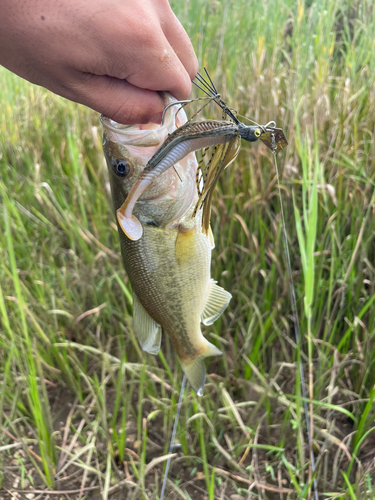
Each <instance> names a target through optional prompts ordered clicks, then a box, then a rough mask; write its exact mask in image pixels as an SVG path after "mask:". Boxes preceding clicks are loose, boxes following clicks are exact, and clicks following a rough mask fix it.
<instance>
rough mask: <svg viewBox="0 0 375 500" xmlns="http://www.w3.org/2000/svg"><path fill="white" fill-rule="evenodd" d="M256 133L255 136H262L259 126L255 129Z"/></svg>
mask: <svg viewBox="0 0 375 500" xmlns="http://www.w3.org/2000/svg"><path fill="white" fill-rule="evenodd" d="M254 135H255V137H260V135H261V131H260V129H259V128H257V129H255V130H254Z"/></svg>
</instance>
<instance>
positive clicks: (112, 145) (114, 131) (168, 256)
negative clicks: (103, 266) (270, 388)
mask: <svg viewBox="0 0 375 500" xmlns="http://www.w3.org/2000/svg"><path fill="white" fill-rule="evenodd" d="M169 102H171V98H167V97H166V104H168V103H169ZM185 122H186V115H185V113H184V111H183V110H180V111H179V112H178V114H177V115H176V109H175V108H171V109H169V110H168V112H167V114H166V116H165V119H164V123H163V125H159V124H148V125H146V126H145V125H138V126H124V125H120V124H117V123H115V122H113V121H112V120H109V119H108V118H105V117H102V123H103V125H104V136H103V150H104V154H105V157H106V161H107V165H108V170H109V178H110V184H111V192H112V199H113V204H114V209H115V211H117V210H118V209H119V208H120V207H121V206H122V205H123V203H124V201H125V199H126V198H127V196H128V194H129V192H130V191H131V189H132V187H133V185H134V184H135V183H136V182H137V180H138V179H139V177H140V176H141V174H142V172H143V170H144V168H145V166H146V165H147V162H148V161H149V160H150V158H151V157H152V156H153V155H154V154H155V153H156V151H157V150H158V149H159V147H160V146H161V145H162V144H163V142H164V141H165V139H166V138H167V137H168V135H169V134H171V133H172V132H173V131H174V130H175V129H177V128H178V127H180V126H181V125H183V124H184V123H185ZM197 168H198V165H197V161H196V158H195V154H194V153H192V152H191V153H189V154H188V155H187V156H185V157H184V158H183V159H180V160H179V161H178V162H176V163H175V164H174V168H170V169H168V170H167V171H165V172H164V173H162V174H161V175H159V176H158V178H157V179H155V181H154V182H153V183H151V184H150V185H149V186H148V187H147V189H145V190H144V191H143V193H142V195H141V196H140V197H139V198H138V199H137V203H136V204H135V206H134V208H133V212H134V215H135V217H136V218H137V220H138V221H139V222H140V224H141V225H142V235H141V237H140V238H139V239H137V240H136V241H133V240H131V239H129V238H128V237H127V236H126V235H125V233H124V232H123V230H122V229H121V227H120V226H119V224H118V231H119V236H120V242H121V252H122V256H123V261H124V265H125V269H126V272H127V274H128V276H129V279H130V282H131V285H132V289H133V316H134V330H135V333H136V335H137V337H138V339H139V342H140V345H141V347H142V348H143V349H144V350H145V351H147V352H149V353H151V354H157V353H158V351H159V348H160V342H161V333H162V331H164V332H165V333H166V334H167V335H168V336H169V338H170V339H171V341H172V344H173V346H174V348H175V349H176V352H177V356H178V359H179V361H180V364H181V366H182V369H183V371H184V372H185V374H186V376H187V378H188V380H189V382H190V383H191V385H192V387H193V389H194V390H195V391H196V393H197V394H198V395H200V396H201V395H202V394H203V387H204V383H205V376H206V370H205V365H204V359H205V358H206V357H209V356H217V355H220V354H222V353H221V351H220V350H219V349H218V348H217V347H216V346H214V345H213V344H211V343H210V342H208V340H207V339H206V338H205V337H204V336H203V335H202V332H201V323H203V324H205V325H210V324H212V323H213V322H214V321H215V320H216V319H217V318H218V317H219V316H220V315H221V314H222V312H223V311H224V310H225V308H226V307H227V305H228V303H229V301H230V299H231V295H230V293H228V292H226V291H225V290H224V289H223V288H221V287H219V286H218V285H217V284H216V283H215V282H214V281H213V280H212V279H211V277H210V266H211V251H212V249H213V248H214V241H213V236H212V232H211V230H209V231H208V232H207V234H206V233H205V232H203V231H202V210H198V211H197V212H196V213H194V208H195V206H196V203H197V200H198V193H197V187H196V172H197ZM193 214H194V215H193Z"/></svg>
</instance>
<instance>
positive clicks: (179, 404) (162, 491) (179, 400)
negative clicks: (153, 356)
mask: <svg viewBox="0 0 375 500" xmlns="http://www.w3.org/2000/svg"><path fill="white" fill-rule="evenodd" d="M185 385H186V375H185V374H184V378H183V379H182V383H181V389H180V396H179V398H178V403H177V408H176V416H175V419H174V424H173V431H172V436H171V442H170V444H169V452H168V453H173V448H174V440H175V437H176V432H177V425H178V420H179V418H180V412H181V406H182V397H183V395H184V390H185ZM171 461H172V457H169V458H168V460H167V465H166V467H165V472H164V479H163V484H162V487H161V492H160V500H163V497H164V492H165V487H166V486H167V480H168V472H169V468H170V466H171Z"/></svg>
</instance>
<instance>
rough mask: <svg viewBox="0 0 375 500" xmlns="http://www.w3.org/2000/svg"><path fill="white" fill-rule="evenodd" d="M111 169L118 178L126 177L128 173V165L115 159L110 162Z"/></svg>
mask: <svg viewBox="0 0 375 500" xmlns="http://www.w3.org/2000/svg"><path fill="white" fill-rule="evenodd" d="M112 165H113V168H114V170H115V172H116V175H118V176H119V177H126V176H127V175H129V172H130V165H129V163H128V162H127V161H125V160H122V159H117V160H114V161H113V162H112Z"/></svg>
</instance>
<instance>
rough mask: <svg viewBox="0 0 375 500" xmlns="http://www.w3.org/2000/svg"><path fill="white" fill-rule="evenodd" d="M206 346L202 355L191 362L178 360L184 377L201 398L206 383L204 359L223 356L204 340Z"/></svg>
mask: <svg viewBox="0 0 375 500" xmlns="http://www.w3.org/2000/svg"><path fill="white" fill-rule="evenodd" d="M205 343H206V346H205V348H204V350H203V352H202V354H200V355H198V356H197V357H196V358H195V359H193V360H192V361H185V360H181V359H180V364H181V367H182V369H183V370H184V372H185V375H186V377H187V379H188V381H189V382H190V384H191V386H192V387H193V389H194V391H195V392H196V393H197V395H198V396H203V388H204V383H205V381H206V367H205V364H204V358H207V357H209V356H220V354H223V353H222V352H221V351H220V349H218V348H217V347H215V346H214V345H213V344H211V343H210V342H208V340H206V339H205Z"/></svg>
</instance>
